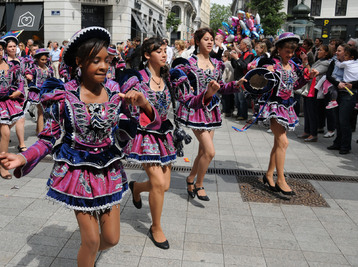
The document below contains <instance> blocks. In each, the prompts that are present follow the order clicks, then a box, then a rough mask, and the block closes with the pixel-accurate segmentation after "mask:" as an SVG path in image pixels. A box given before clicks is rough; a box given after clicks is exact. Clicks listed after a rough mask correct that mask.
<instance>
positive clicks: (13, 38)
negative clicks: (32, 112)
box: [3, 33, 27, 152]
mask: <svg viewBox="0 0 358 267" xmlns="http://www.w3.org/2000/svg"><path fill="white" fill-rule="evenodd" d="M3 40H4V41H5V42H6V46H5V56H4V58H5V60H6V61H7V62H8V64H10V63H11V64H13V65H16V66H17V67H16V69H17V70H16V72H17V73H19V74H17V75H18V78H19V79H22V81H21V82H20V84H21V86H20V87H19V88H18V90H16V91H15V92H13V94H12V95H11V98H16V99H17V101H18V103H19V104H20V105H21V107H22V108H24V104H25V96H26V95H25V90H24V89H23V87H24V79H25V70H26V64H25V60H24V58H19V57H17V56H16V49H17V45H18V43H19V40H18V39H17V34H16V33H15V34H11V33H10V34H5V36H3ZM20 84H19V85H20ZM21 87H22V88H21ZM22 90H23V92H22ZM15 130H16V136H17V139H18V140H19V145H18V146H17V149H18V150H19V152H23V151H25V150H26V149H27V148H26V145H25V116H22V117H21V118H18V119H17V121H16V123H15Z"/></svg>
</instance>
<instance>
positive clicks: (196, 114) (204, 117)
mask: <svg viewBox="0 0 358 267" xmlns="http://www.w3.org/2000/svg"><path fill="white" fill-rule="evenodd" d="M177 121H178V122H179V123H180V124H181V125H183V126H185V127H188V128H193V129H198V130H213V129H217V128H220V127H221V124H222V120H221V113H220V109H219V108H218V107H217V106H216V107H215V108H213V109H212V110H207V109H205V108H204V109H198V110H194V109H187V108H186V107H183V106H182V107H179V109H178V111H177Z"/></svg>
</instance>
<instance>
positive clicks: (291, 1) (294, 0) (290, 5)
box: [287, 0, 297, 15]
mask: <svg viewBox="0 0 358 267" xmlns="http://www.w3.org/2000/svg"><path fill="white" fill-rule="evenodd" d="M295 6H297V0H288V3H287V15H292V9H293V8H294V7H295Z"/></svg>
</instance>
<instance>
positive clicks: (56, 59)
mask: <svg viewBox="0 0 358 267" xmlns="http://www.w3.org/2000/svg"><path fill="white" fill-rule="evenodd" d="M52 47H53V49H52V50H51V52H50V58H51V62H52V68H53V75H54V76H55V78H57V79H59V78H60V74H59V71H58V68H59V65H60V53H61V49H59V47H58V42H53V43H52Z"/></svg>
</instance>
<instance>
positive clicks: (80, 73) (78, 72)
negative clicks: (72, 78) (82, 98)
mask: <svg viewBox="0 0 358 267" xmlns="http://www.w3.org/2000/svg"><path fill="white" fill-rule="evenodd" d="M76 72H77V76H78V77H81V75H82V71H81V68H80V67H77V69H76Z"/></svg>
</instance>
